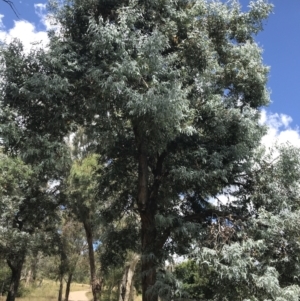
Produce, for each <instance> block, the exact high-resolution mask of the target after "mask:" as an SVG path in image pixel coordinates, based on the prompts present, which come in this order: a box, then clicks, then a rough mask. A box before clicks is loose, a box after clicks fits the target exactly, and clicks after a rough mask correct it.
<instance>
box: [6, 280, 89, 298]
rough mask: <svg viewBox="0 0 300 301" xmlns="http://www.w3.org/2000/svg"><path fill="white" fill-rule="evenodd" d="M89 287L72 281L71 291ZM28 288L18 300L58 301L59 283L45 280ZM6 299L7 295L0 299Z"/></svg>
mask: <svg viewBox="0 0 300 301" xmlns="http://www.w3.org/2000/svg"><path fill="white" fill-rule="evenodd" d="M89 287H90V286H89V285H88V284H80V283H72V284H71V291H72V292H74V291H84V290H87V289H89ZM64 288H65V284H64ZM26 290H28V292H27V294H26V297H22V298H16V301H57V297H58V290H59V283H58V282H55V281H51V280H44V281H43V283H42V285H41V286H40V287H36V288H28V289H26ZM64 293H65V292H64ZM64 293H63V296H64ZM5 300H6V297H0V301H5Z"/></svg>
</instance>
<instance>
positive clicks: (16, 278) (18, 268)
mask: <svg viewBox="0 0 300 301" xmlns="http://www.w3.org/2000/svg"><path fill="white" fill-rule="evenodd" d="M24 261H25V255H22V256H21V258H20V259H19V260H18V261H17V262H13V263H12V261H10V260H7V264H8V265H9V267H10V269H11V280H10V285H9V291H8V294H7V297H6V301H15V299H16V295H17V292H18V288H19V284H20V279H21V272H22V267H23V263H24Z"/></svg>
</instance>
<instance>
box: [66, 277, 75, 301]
mask: <svg viewBox="0 0 300 301" xmlns="http://www.w3.org/2000/svg"><path fill="white" fill-rule="evenodd" d="M72 278H73V273H69V275H68V281H67V286H66V294H65V301H69V294H70V288H71V282H72Z"/></svg>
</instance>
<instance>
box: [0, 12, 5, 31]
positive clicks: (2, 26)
mask: <svg viewBox="0 0 300 301" xmlns="http://www.w3.org/2000/svg"><path fill="white" fill-rule="evenodd" d="M3 18H4V15H1V14H0V29H1V28H5V26H4V24H3V22H2V19H3Z"/></svg>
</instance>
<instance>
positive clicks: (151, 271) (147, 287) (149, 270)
mask: <svg viewBox="0 0 300 301" xmlns="http://www.w3.org/2000/svg"><path fill="white" fill-rule="evenodd" d="M141 222H142V231H141V234H142V297H143V301H157V300H158V294H157V292H156V291H155V290H153V289H152V288H153V286H154V284H155V282H156V266H157V264H156V262H157V257H156V253H157V252H156V251H157V250H155V241H156V229H155V220H154V215H152V214H149V213H148V214H141Z"/></svg>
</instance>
